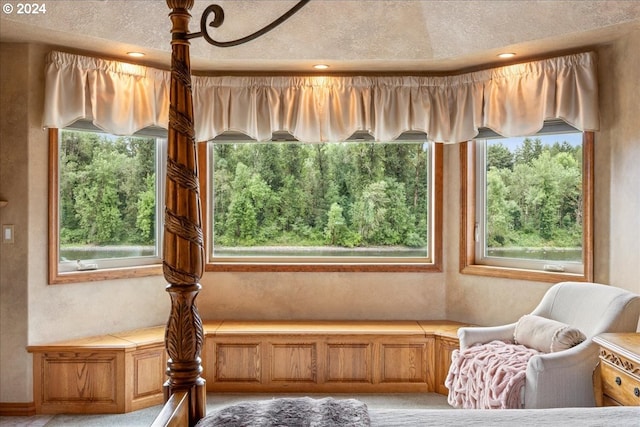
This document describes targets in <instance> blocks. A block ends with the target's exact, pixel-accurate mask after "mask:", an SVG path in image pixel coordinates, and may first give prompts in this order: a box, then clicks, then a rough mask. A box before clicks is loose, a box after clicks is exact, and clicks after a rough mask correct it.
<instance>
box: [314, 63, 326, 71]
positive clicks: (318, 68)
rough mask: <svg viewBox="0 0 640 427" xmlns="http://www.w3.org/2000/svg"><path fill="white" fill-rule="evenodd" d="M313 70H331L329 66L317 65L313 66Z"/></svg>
mask: <svg viewBox="0 0 640 427" xmlns="http://www.w3.org/2000/svg"><path fill="white" fill-rule="evenodd" d="M313 68H315V69H316V70H326V69H327V68H329V66H328V65H326V64H316V65H314V66H313Z"/></svg>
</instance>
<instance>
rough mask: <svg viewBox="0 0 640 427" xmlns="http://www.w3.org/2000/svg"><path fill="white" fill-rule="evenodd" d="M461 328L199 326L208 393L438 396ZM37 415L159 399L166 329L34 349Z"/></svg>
mask: <svg viewBox="0 0 640 427" xmlns="http://www.w3.org/2000/svg"><path fill="white" fill-rule="evenodd" d="M460 326H463V324H462V323H458V322H451V321H446V320H442V321H440V320H438V321H233V320H210V321H204V322H203V332H204V336H205V342H204V346H203V349H202V365H203V377H204V378H205V379H206V381H207V391H226V392H305V393H311V392H323V393H333V392H335V393H338V392H340V393H348V392H374V393H387V392H433V391H435V392H438V393H443V394H446V393H447V391H448V390H447V389H446V388H445V387H444V379H445V377H446V374H447V370H448V367H449V363H450V356H451V352H452V351H453V350H454V349H455V348H458V339H457V335H456V332H457V330H458V328H459V327H460ZM28 351H29V352H31V353H33V364H34V400H35V406H36V412H37V413H42V414H45V413H46V414H54V413H123V412H129V411H134V410H138V409H142V408H145V407H149V406H153V405H157V404H161V403H163V400H164V395H163V384H164V382H165V380H166V376H165V369H166V362H167V356H166V352H165V349H164V326H158V327H153V328H145V329H138V330H134V331H126V332H122V333H117V334H109V335H102V336H96V337H89V338H83V339H75V340H67V341H61V342H56V343H50V344H42V345H32V346H29V347H28Z"/></svg>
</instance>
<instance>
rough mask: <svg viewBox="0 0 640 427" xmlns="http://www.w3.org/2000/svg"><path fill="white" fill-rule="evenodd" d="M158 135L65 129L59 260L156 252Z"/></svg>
mask: <svg viewBox="0 0 640 427" xmlns="http://www.w3.org/2000/svg"><path fill="white" fill-rule="evenodd" d="M156 150H157V146H156V139H155V138H138V137H115V136H113V135H108V134H103V133H98V132H85V131H72V130H62V131H60V135H59V157H58V165H59V176H58V192H59V244H60V261H74V260H90V259H102V258H126V257H131V256H146V255H155V254H156V249H155V248H156V236H157V232H156V202H157V200H156V194H157V190H156V175H157V171H156V165H157V161H156Z"/></svg>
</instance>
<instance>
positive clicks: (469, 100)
mask: <svg viewBox="0 0 640 427" xmlns="http://www.w3.org/2000/svg"><path fill="white" fill-rule="evenodd" d="M169 83H170V72H169V71H165V70H159V69H155V68H149V67H144V66H138V65H132V64H128V63H122V62H117V61H108V60H103V59H98V58H91V57H86V56H79V55H72V54H67V53H62V52H51V53H50V54H49V57H48V61H47V65H46V94H45V114H44V126H46V127H58V128H62V127H65V126H68V125H70V124H71V123H73V122H75V121H76V120H78V119H88V120H91V121H92V122H93V123H94V124H95V125H96V126H98V127H99V128H101V129H104V130H105V131H107V132H110V133H114V134H118V135H127V134H132V133H134V132H136V131H138V130H140V129H142V128H145V127H148V126H159V127H164V128H166V127H167V124H168V115H169ZM192 83H193V103H194V123H195V131H196V139H197V140H198V141H205V140H209V139H211V138H213V137H215V136H217V135H220V134H221V133H223V132H225V131H238V132H242V133H244V134H246V135H248V136H250V137H251V138H254V139H256V140H258V141H266V140H269V139H271V136H272V133H273V132H277V131H288V132H290V133H291V134H292V135H293V136H295V137H296V138H297V139H298V140H300V141H307V142H319V141H342V140H345V139H347V138H348V137H349V136H351V135H352V134H353V133H354V132H356V131H367V132H369V133H371V134H372V135H373V136H374V138H375V139H376V140H380V141H390V140H393V139H395V138H396V137H397V136H399V135H400V134H401V133H403V132H405V131H423V132H426V133H427V136H428V138H429V139H430V140H432V141H437V142H444V143H454V142H460V141H466V140H469V139H473V137H475V136H476V135H477V133H478V129H479V128H489V129H492V130H494V131H495V132H497V133H498V134H500V135H504V136H522V135H530V134H533V133H535V132H537V131H538V130H540V129H541V128H542V126H543V122H544V121H545V120H548V119H562V120H564V121H566V122H567V123H569V124H570V125H572V126H574V127H576V128H577V129H579V130H585V131H587V130H597V129H598V92H597V80H596V57H595V54H594V53H592V52H588V53H580V54H574V55H567V56H561V57H557V58H551V59H544V60H539V61H532V62H528V63H523V64H516V65H510V66H505V67H498V68H493V69H488V70H482V71H477V72H471V73H465V74H459V75H452V76H444V77H441V76H438V77H423V76H397V77H368V76H355V77H335V76H334V77H326V76H313V77H288V76H278V77H231V76H226V77H225V76H223V77H204V76H194V77H193V82H192Z"/></svg>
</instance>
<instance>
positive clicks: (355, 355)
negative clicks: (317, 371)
mask: <svg viewBox="0 0 640 427" xmlns="http://www.w3.org/2000/svg"><path fill="white" fill-rule="evenodd" d="M372 350H373V348H372V346H371V344H358V343H353V344H327V365H326V373H327V375H326V381H327V382H366V383H372V382H373V372H372V364H371V361H372V357H373V354H372Z"/></svg>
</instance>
